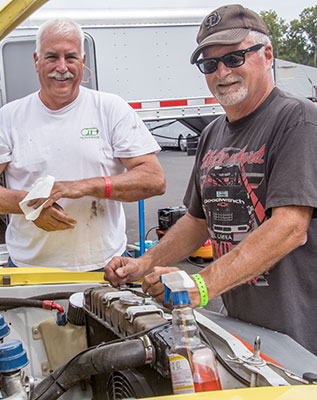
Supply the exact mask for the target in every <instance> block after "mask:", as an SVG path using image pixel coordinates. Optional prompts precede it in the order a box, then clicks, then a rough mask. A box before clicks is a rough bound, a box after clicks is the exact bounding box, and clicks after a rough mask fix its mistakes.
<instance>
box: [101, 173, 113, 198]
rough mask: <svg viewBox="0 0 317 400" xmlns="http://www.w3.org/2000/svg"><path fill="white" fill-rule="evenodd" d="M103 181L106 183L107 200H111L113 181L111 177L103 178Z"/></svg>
mask: <svg viewBox="0 0 317 400" xmlns="http://www.w3.org/2000/svg"><path fill="white" fill-rule="evenodd" d="M103 179H104V180H105V182H106V191H105V197H104V198H105V199H109V197H110V194H111V181H110V178H109V176H103Z"/></svg>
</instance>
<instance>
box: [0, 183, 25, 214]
mask: <svg viewBox="0 0 317 400" xmlns="http://www.w3.org/2000/svg"><path fill="white" fill-rule="evenodd" d="M27 194H28V192H26V191H24V190H12V189H7V188H4V187H3V186H0V214H23V212H22V210H21V208H20V206H19V202H20V201H21V200H23V199H24V197H25V196H26V195H27Z"/></svg>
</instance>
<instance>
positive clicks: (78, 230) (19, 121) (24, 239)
mask: <svg viewBox="0 0 317 400" xmlns="http://www.w3.org/2000/svg"><path fill="white" fill-rule="evenodd" d="M158 150H159V146H158V145H157V143H156V141H155V140H154V138H153V137H152V135H151V134H150V132H149V131H148V130H147V128H146V127H145V125H144V124H143V122H142V121H141V119H140V118H139V116H138V115H137V114H136V112H135V111H134V110H133V109H132V108H131V107H130V106H129V105H128V104H127V103H126V102H125V101H123V100H122V99H121V98H120V97H118V96H116V95H113V94H108V93H102V92H98V91H94V90H90V89H87V88H84V87H81V88H80V93H79V95H78V97H77V98H76V100H75V101H74V102H72V103H71V104H69V105H68V106H66V107H64V108H62V109H60V110H50V109H48V108H47V107H46V106H45V105H44V104H43V103H42V102H41V100H40V98H39V96H38V93H33V94H31V95H29V96H27V97H24V98H23V99H20V100H16V101H14V102H12V103H9V104H7V105H5V106H4V107H2V108H1V109H0V164H2V163H6V162H9V164H8V166H7V168H6V170H5V173H6V185H7V187H8V188H10V189H17V190H27V191H29V190H30V189H31V187H32V185H33V184H34V182H35V181H36V180H37V179H38V178H40V177H44V176H46V175H52V176H54V177H55V178H56V180H57V181H61V180H62V181H68V180H79V179H85V178H93V177H100V176H111V175H117V174H120V173H122V172H124V171H125V168H124V166H123V164H122V163H121V162H120V160H119V158H129V157H137V156H140V155H143V154H148V153H152V152H156V151H158ZM58 203H59V204H60V205H61V206H62V207H63V208H64V209H65V211H66V212H67V213H68V215H70V216H71V217H73V218H75V219H76V220H77V224H76V227H75V228H74V229H69V230H65V231H54V232H46V231H44V230H42V229H39V228H38V227H36V226H35V225H34V223H33V222H30V221H27V220H26V219H25V217H24V215H21V214H14V215H12V216H11V217H10V223H9V225H8V227H7V230H6V245H7V248H8V251H9V254H10V257H11V259H12V261H13V262H14V263H15V264H16V265H18V266H21V267H34V266H41V267H56V268H63V269H67V270H70V271H89V270H94V269H97V268H101V267H103V266H105V264H106V263H107V262H108V261H109V260H110V259H111V258H112V257H113V256H115V255H121V254H122V253H123V252H124V250H125V248H126V241H127V239H126V234H125V215H124V211H123V206H122V203H121V202H119V201H113V200H109V199H107V200H106V199H101V198H96V197H90V196H86V197H82V198H80V199H61V200H59V201H58Z"/></svg>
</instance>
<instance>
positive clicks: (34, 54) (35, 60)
mask: <svg viewBox="0 0 317 400" xmlns="http://www.w3.org/2000/svg"><path fill="white" fill-rule="evenodd" d="M33 58H34V64H35V70H36V72H38V56H37V54H36V53H35V52H34V53H33Z"/></svg>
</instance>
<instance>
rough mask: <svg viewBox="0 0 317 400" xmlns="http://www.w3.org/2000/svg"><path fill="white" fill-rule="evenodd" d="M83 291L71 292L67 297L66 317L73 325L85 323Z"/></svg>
mask: <svg viewBox="0 0 317 400" xmlns="http://www.w3.org/2000/svg"><path fill="white" fill-rule="evenodd" d="M83 306H84V293H83V292H78V293H73V294H72V295H71V296H70V298H69V303H68V312H67V319H68V321H69V322H70V323H72V324H73V325H85V313H84V310H83Z"/></svg>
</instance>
